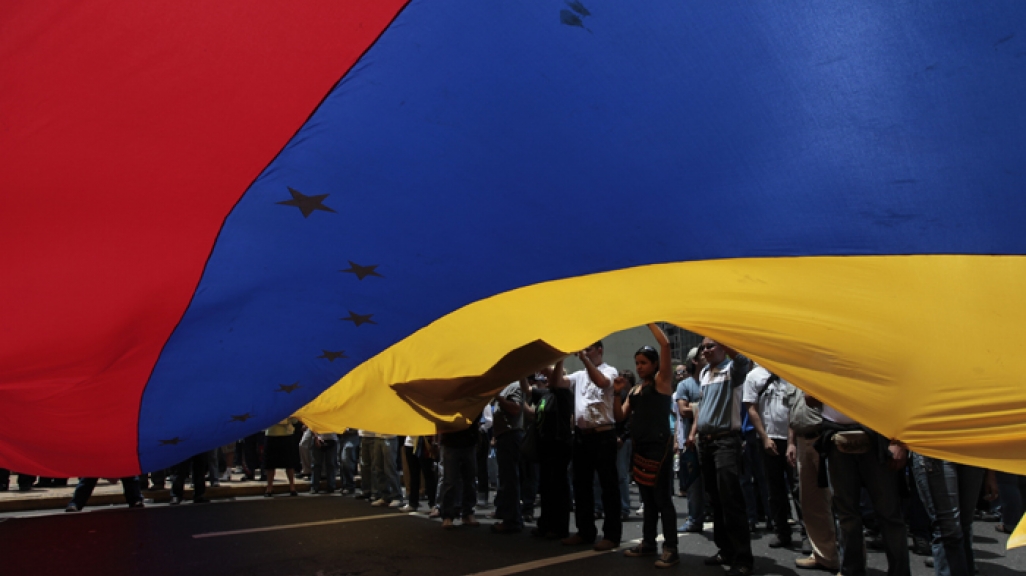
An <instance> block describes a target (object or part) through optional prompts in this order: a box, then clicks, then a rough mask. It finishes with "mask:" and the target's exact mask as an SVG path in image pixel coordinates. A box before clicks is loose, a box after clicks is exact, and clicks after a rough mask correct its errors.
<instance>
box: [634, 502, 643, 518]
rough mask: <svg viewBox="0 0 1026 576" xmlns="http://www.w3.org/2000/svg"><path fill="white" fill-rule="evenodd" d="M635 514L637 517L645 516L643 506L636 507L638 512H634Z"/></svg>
mask: <svg viewBox="0 0 1026 576" xmlns="http://www.w3.org/2000/svg"><path fill="white" fill-rule="evenodd" d="M635 514H637V515H638V516H644V515H645V505H644V504H642V505H641V506H638V510H637V511H636V512H635Z"/></svg>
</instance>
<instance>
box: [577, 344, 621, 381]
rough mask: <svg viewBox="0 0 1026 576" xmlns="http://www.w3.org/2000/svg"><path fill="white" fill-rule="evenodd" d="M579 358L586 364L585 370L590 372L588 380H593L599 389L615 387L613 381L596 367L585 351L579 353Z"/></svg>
mask: <svg viewBox="0 0 1026 576" xmlns="http://www.w3.org/2000/svg"><path fill="white" fill-rule="evenodd" d="M577 358H578V359H579V360H580V361H581V362H582V363H583V364H584V369H585V370H587V371H588V378H591V381H592V382H594V383H595V385H596V386H598V387H599V388H609V387H610V386H612V385H613V383H612V381H610V380H609V378H608V377H607V376H606V375H605V374H603V373H602V371H601V370H599V369H598V367H597V366H595V363H594V362H592V361H591V360H590V359H589V358H588V355H587V354H585V353H584V352H583V351H581V352H578V353H577Z"/></svg>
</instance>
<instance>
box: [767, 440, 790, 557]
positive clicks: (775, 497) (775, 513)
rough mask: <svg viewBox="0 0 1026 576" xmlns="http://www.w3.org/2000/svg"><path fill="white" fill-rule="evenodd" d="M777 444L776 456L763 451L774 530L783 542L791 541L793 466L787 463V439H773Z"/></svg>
mask: <svg viewBox="0 0 1026 576" xmlns="http://www.w3.org/2000/svg"><path fill="white" fill-rule="evenodd" d="M773 443H774V444H776V445H777V454H776V455H775V456H774V455H773V454H770V453H769V452H766V451H763V454H762V466H763V468H764V469H765V472H766V473H765V474H764V476H765V478H766V487H767V488H769V517H770V519H771V520H773V531H774V532H776V534H777V538H779V539H780V540H781V541H782V542H790V541H791V525H790V524H788V522H787V521H788V520H789V519H790V518H791V482H792V478H791V467H790V465H788V463H787V440H778V439H776V438H774V439H773Z"/></svg>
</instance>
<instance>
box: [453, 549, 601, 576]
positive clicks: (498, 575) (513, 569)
mask: <svg viewBox="0 0 1026 576" xmlns="http://www.w3.org/2000/svg"><path fill="white" fill-rule="evenodd" d="M606 553H607V552H596V551H594V550H585V551H584V552H574V553H573V554H564V555H563V556H553V557H552V558H542V559H541V560H534V561H533V562H524V563H523V564H514V565H512V566H504V567H502V568H496V569H495V570H485V571H484V572H475V573H473V574H468V575H467V576H507V575H509V574H519V573H520V572H527V571H528V570H535V569H537V568H544V567H546V566H552V565H555V564H563V563H564V562H573V561H575V560H583V559H584V558H594V557H595V556H599V555H601V554H606Z"/></svg>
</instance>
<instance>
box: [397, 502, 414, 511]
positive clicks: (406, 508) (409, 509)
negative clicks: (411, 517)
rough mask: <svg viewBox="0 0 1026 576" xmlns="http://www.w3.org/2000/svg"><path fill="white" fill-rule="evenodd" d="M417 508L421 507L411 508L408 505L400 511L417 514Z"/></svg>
mask: <svg viewBox="0 0 1026 576" xmlns="http://www.w3.org/2000/svg"><path fill="white" fill-rule="evenodd" d="M417 508H419V506H411V505H410V504H407V505H406V506H403V507H402V508H400V509H399V511H400V512H416V511H417Z"/></svg>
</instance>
